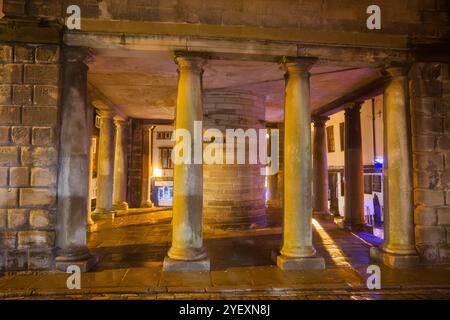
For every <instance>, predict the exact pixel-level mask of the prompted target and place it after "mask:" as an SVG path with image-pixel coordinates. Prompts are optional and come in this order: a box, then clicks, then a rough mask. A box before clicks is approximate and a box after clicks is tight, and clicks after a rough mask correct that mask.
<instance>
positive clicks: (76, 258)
mask: <svg viewBox="0 0 450 320" xmlns="http://www.w3.org/2000/svg"><path fill="white" fill-rule="evenodd" d="M87 56H88V49H87V48H78V47H64V51H63V59H64V60H63V79H62V80H63V91H62V100H61V112H62V114H61V133H60V151H59V173H58V211H57V229H56V230H57V233H56V246H57V256H56V268H57V269H59V270H62V271H66V270H67V267H68V266H70V265H77V266H79V267H80V269H81V271H82V272H85V271H88V270H89V269H90V268H91V267H92V266H93V265H94V264H95V263H96V258H95V257H94V256H92V255H91V254H90V252H89V250H88V248H87V246H86V223H87V217H88V200H89V159H90V154H89V152H90V147H89V144H90V136H91V132H92V117H93V110H92V108H91V107H90V106H89V105H88V104H87V103H86V101H87V71H88V67H87V65H86V64H85V62H84V61H85V59H86V57H87Z"/></svg>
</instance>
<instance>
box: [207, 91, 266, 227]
mask: <svg viewBox="0 0 450 320" xmlns="http://www.w3.org/2000/svg"><path fill="white" fill-rule="evenodd" d="M203 110H204V117H203V128H204V129H208V128H216V129H219V130H220V131H221V132H222V134H225V130H226V129H238V128H241V129H243V130H244V131H245V130H247V129H249V128H252V129H256V130H258V129H260V128H265V120H264V115H265V105H264V98H263V97H262V96H257V95H254V94H252V93H250V92H240V91H224V90H223V91H222V90H220V91H219V90H216V91H206V92H205V94H204V96H203ZM225 142H227V141H226V140H225ZM264 143H266V142H265V141H264ZM236 145H237V144H236V142H235V146H236ZM204 147H206V144H205V146H204ZM246 148H248V143H246ZM224 155H225V156H228V154H227V153H226V149H225V148H224ZM235 159H236V154H235ZM246 159H247V160H246V163H245V164H203V221H204V224H205V225H206V226H210V227H220V228H241V227H249V226H251V225H255V226H264V225H266V223H267V217H266V210H265V197H264V179H265V176H264V175H261V173H260V169H262V168H263V166H262V165H261V164H259V163H258V164H249V163H248V149H246ZM258 161H259V160H258Z"/></svg>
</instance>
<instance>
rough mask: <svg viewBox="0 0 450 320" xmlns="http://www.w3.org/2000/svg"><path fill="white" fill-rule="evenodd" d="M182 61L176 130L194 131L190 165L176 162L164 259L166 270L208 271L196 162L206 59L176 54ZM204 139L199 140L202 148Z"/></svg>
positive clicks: (200, 170)
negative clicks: (169, 236)
mask: <svg viewBox="0 0 450 320" xmlns="http://www.w3.org/2000/svg"><path fill="white" fill-rule="evenodd" d="M175 60H176V62H177V64H178V72H179V78H178V98H177V111H176V121H175V128H176V129H185V130H187V131H189V132H190V134H191V137H192V139H191V146H192V148H191V149H192V153H191V162H190V164H185V163H181V164H177V163H175V165H174V197H173V198H174V199H173V218H172V227H173V232H172V247H171V248H170V250H169V252H168V256H167V257H166V258H165V259H164V264H163V270H164V271H204V270H209V268H210V263H209V258H208V257H207V252H206V250H205V248H204V247H203V232H202V210H203V168H202V164H196V163H194V155H193V153H194V150H195V149H194V138H195V131H194V121H202V120H203V106H202V74H203V65H204V64H205V62H206V61H205V59H204V58H202V57H200V56H195V55H189V54H188V53H187V54H186V55H176V58H175ZM201 142H202V141H197V144H199V145H200V150H199V151H202V143H201Z"/></svg>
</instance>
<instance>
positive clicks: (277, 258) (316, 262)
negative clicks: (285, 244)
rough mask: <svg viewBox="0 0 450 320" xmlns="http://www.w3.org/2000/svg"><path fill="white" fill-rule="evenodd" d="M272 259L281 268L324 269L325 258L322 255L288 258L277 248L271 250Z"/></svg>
mask: <svg viewBox="0 0 450 320" xmlns="http://www.w3.org/2000/svg"><path fill="white" fill-rule="evenodd" d="M272 261H273V262H275V263H276V265H277V267H278V268H280V269H281V270H312V269H315V270H317V269H325V259H324V258H322V257H317V256H315V257H309V258H290V257H285V256H283V255H282V254H281V253H280V252H279V251H278V250H277V251H272Z"/></svg>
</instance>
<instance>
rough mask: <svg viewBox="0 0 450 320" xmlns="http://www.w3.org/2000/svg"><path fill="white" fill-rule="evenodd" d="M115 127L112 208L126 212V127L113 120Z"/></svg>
mask: <svg viewBox="0 0 450 320" xmlns="http://www.w3.org/2000/svg"><path fill="white" fill-rule="evenodd" d="M114 125H115V126H116V155H115V162H114V190H113V207H114V209H116V210H128V203H127V202H126V195H127V179H126V176H127V171H126V170H127V169H126V168H127V155H126V150H127V148H126V145H127V131H126V128H127V125H128V123H127V122H126V121H124V120H119V119H116V120H114Z"/></svg>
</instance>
